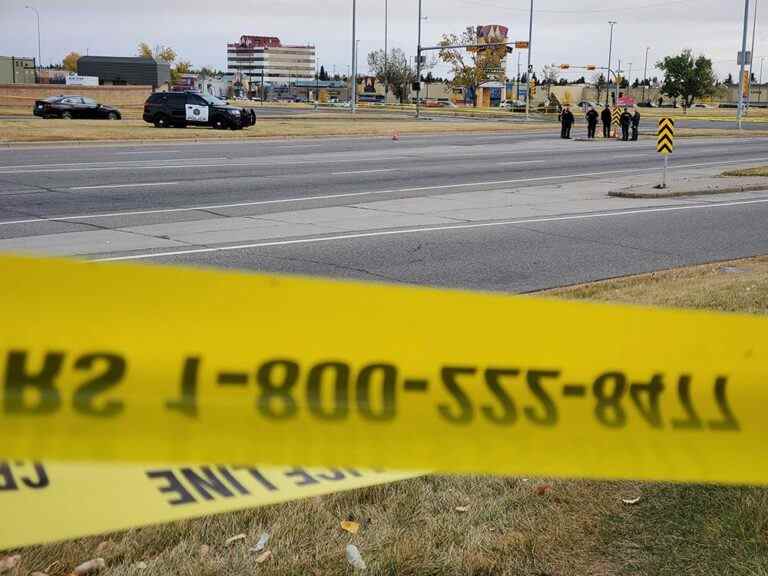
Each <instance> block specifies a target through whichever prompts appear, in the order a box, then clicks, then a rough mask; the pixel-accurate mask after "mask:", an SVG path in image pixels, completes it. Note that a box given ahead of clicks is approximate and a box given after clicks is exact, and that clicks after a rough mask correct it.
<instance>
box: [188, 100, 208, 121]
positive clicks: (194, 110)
mask: <svg viewBox="0 0 768 576" xmlns="http://www.w3.org/2000/svg"><path fill="white" fill-rule="evenodd" d="M187 122H208V106H200V105H198V104H187Z"/></svg>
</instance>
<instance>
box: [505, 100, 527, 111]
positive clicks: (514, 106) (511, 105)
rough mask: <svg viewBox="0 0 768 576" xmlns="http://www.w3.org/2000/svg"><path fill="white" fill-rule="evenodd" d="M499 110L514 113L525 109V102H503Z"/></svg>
mask: <svg viewBox="0 0 768 576" xmlns="http://www.w3.org/2000/svg"><path fill="white" fill-rule="evenodd" d="M499 108H505V109H507V110H512V111H513V112H514V111H516V110H519V109H521V108H522V109H525V102H524V101H523V100H502V101H501V104H499Z"/></svg>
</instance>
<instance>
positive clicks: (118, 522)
mask: <svg viewBox="0 0 768 576" xmlns="http://www.w3.org/2000/svg"><path fill="white" fill-rule="evenodd" d="M414 476H415V474H389V473H380V472H372V471H364V470H355V469H305V468H297V467H291V468H261V467H255V466H167V465H165V466H146V465H145V466H139V465H136V464H103V463H102V464H89V465H84V464H73V463H68V464H65V463H56V464H52V463H45V464H43V463H39V462H23V461H22V462H2V461H0V510H2V522H0V550H8V549H13V548H17V547H21V546H28V545H31V544H38V543H42V542H53V541H57V540H64V539H70V538H78V537H80V536H87V535H91V534H99V533H103V532H112V531H117V530H123V529H127V528H134V527H137V526H144V525H148V524H157V523H161V522H170V521H172V520H182V519H186V518H194V517H198V516H206V515H210V514H217V513H220V512H230V511H234V510H242V509H244V508H252V507H255V506H263V505H266V504H275V503H278V502H285V501H288V500H295V499H297V498H306V497H309V496H318V495H322V494H329V493H332V492H340V491H343V490H351V489H353V488H362V487H364V486H374V485H377V484H384V483H387V482H393V481H396V480H402V479H405V478H411V477H414Z"/></svg>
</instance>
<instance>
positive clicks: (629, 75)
mask: <svg viewBox="0 0 768 576" xmlns="http://www.w3.org/2000/svg"><path fill="white" fill-rule="evenodd" d="M627 82H628V85H629V88H627V94H629V96H630V97H631V96H632V62H630V63H629V73H628V74H627Z"/></svg>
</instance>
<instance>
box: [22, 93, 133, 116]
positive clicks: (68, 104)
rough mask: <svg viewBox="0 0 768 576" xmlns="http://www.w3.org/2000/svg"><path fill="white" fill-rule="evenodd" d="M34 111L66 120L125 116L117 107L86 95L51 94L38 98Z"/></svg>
mask: <svg viewBox="0 0 768 576" xmlns="http://www.w3.org/2000/svg"><path fill="white" fill-rule="evenodd" d="M33 113H34V115H35V116H40V117H41V118H63V119H65V120H72V119H73V118H78V119H89V120H120V119H121V118H122V117H123V116H122V114H120V110H118V109H117V108H114V107H112V106H105V105H104V104H99V103H98V102H96V100H94V99H92V98H86V97H84V96H51V97H50V98H46V99H45V100H37V101H35V107H34V109H33Z"/></svg>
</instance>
